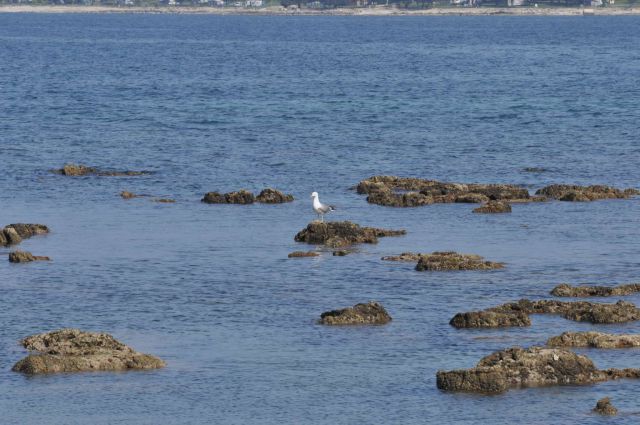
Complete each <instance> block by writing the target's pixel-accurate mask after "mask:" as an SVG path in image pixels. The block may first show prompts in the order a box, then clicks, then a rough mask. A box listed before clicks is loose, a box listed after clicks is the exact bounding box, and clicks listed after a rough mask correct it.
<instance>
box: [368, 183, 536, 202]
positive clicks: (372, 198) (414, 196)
mask: <svg viewBox="0 0 640 425" xmlns="http://www.w3.org/2000/svg"><path fill="white" fill-rule="evenodd" d="M356 190H357V192H358V193H360V194H366V195H368V197H367V201H368V202H369V203H372V204H378V205H385V206H391V207H416V206H421V205H429V204H434V203H451V202H468V203H482V202H487V201H490V200H518V201H520V202H522V201H526V202H529V201H534V200H542V198H537V199H536V198H532V197H531V196H530V195H529V192H528V191H527V190H526V189H524V188H522V187H519V186H516V185H509V184H463V183H446V182H440V181H437V180H425V179H418V178H411V177H409V178H406V177H397V176H373V177H371V178H369V179H366V180H363V181H361V182H360V183H359V184H358V186H357V187H356Z"/></svg>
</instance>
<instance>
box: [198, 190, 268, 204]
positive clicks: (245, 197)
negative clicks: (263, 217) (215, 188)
mask: <svg viewBox="0 0 640 425" xmlns="http://www.w3.org/2000/svg"><path fill="white" fill-rule="evenodd" d="M254 201H255V196H253V193H251V192H249V191H248V190H239V191H237V192H229V193H225V194H220V193H218V192H209V193H206V194H205V195H204V198H202V202H204V203H207V204H253V202H254Z"/></svg>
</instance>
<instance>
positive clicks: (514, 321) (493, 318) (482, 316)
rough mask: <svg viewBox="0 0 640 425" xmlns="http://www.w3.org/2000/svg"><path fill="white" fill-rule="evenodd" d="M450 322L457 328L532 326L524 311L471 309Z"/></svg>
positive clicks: (457, 315)
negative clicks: (506, 311)
mask: <svg viewBox="0 0 640 425" xmlns="http://www.w3.org/2000/svg"><path fill="white" fill-rule="evenodd" d="M449 324H450V325H451V326H454V327H456V328H503V327H524V326H531V319H529V316H528V315H527V314H526V313H523V312H518V313H499V312H495V311H471V312H467V313H458V314H456V315H455V316H453V318H452V319H451V320H450V321H449Z"/></svg>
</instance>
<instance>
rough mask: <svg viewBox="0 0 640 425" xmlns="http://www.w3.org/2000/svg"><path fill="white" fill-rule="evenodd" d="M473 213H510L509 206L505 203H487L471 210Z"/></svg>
mask: <svg viewBox="0 0 640 425" xmlns="http://www.w3.org/2000/svg"><path fill="white" fill-rule="evenodd" d="M473 212H474V213H479V214H498V213H510V212H511V204H509V203H508V202H505V201H489V202H487V203H486V204H484V205H482V206H481V207H478V208H476V209H474V210H473Z"/></svg>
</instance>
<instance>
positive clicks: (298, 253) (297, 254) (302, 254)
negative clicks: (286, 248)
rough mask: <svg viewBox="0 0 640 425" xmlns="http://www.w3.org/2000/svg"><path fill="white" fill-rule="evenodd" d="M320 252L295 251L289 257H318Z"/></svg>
mask: <svg viewBox="0 0 640 425" xmlns="http://www.w3.org/2000/svg"><path fill="white" fill-rule="evenodd" d="M319 255H320V254H319V253H318V252H315V251H294V252H292V253H290V254H289V255H288V257H289V258H304V257H318V256H319Z"/></svg>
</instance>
